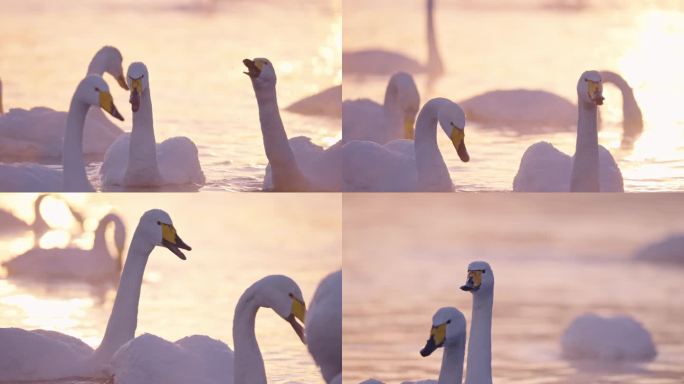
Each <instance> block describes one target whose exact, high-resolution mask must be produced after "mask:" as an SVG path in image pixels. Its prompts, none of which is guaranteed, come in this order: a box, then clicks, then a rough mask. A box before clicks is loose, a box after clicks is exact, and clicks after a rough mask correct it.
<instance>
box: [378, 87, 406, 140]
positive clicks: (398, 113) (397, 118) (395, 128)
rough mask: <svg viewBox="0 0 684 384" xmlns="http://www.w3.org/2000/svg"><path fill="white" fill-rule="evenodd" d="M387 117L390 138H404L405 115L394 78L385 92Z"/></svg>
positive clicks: (384, 107)
mask: <svg viewBox="0 0 684 384" xmlns="http://www.w3.org/2000/svg"><path fill="white" fill-rule="evenodd" d="M382 109H383V113H384V115H385V121H386V124H387V126H386V127H385V128H387V131H388V134H389V135H390V136H389V138H395V137H403V135H404V132H403V127H404V125H403V124H404V121H403V114H402V110H401V105H400V104H399V87H398V86H397V84H396V79H395V78H394V77H393V78H392V79H391V80H390V82H389V84H387V89H386V90H385V101H384V104H383V106H382Z"/></svg>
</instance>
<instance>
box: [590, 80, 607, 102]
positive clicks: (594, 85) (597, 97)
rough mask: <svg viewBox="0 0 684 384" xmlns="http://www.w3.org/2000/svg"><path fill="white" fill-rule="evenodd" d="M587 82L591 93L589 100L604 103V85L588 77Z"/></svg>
mask: <svg viewBox="0 0 684 384" xmlns="http://www.w3.org/2000/svg"><path fill="white" fill-rule="evenodd" d="M586 82H587V92H588V93H589V100H591V101H592V102H593V103H594V104H596V105H603V100H605V98H604V97H603V87H602V86H601V83H600V82H598V81H591V80H589V79H586Z"/></svg>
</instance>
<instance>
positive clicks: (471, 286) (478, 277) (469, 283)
mask: <svg viewBox="0 0 684 384" xmlns="http://www.w3.org/2000/svg"><path fill="white" fill-rule="evenodd" d="M483 273H485V271H484V270H483V269H478V270H473V271H468V280H466V283H465V285H463V286H462V287H461V289H462V290H464V291H466V292H468V291H470V292H475V291H477V290H478V289H480V286H481V285H482V274H483Z"/></svg>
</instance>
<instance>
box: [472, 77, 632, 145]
mask: <svg viewBox="0 0 684 384" xmlns="http://www.w3.org/2000/svg"><path fill="white" fill-rule="evenodd" d="M599 74H600V75H601V78H602V80H603V83H610V84H614V85H615V86H616V87H617V88H618V89H619V90H620V92H621V93H622V116H623V123H622V126H623V132H624V133H623V135H624V137H631V138H635V137H637V136H638V135H640V134H641V132H642V131H643V129H644V121H643V117H642V114H641V109H640V108H639V104H638V103H637V101H636V99H635V98H634V92H633V90H632V88H631V87H630V86H629V84H628V83H627V81H626V80H625V79H624V78H623V77H622V76H620V75H619V74H617V73H615V72H612V71H601V72H599ZM459 104H460V105H461V107H463V110H464V111H465V113H466V117H467V118H468V121H472V122H475V123H478V124H481V125H482V126H483V127H485V128H506V129H511V130H514V131H516V132H519V133H540V132H558V131H570V130H573V129H574V127H575V125H576V123H577V105H575V104H574V103H573V102H571V101H570V100H568V99H566V98H564V97H562V96H559V95H556V94H554V93H551V92H547V91H544V90H533V89H505V90H495V91H489V92H485V93H483V94H480V95H477V96H473V97H470V98H468V99H466V100H463V101H461V102H460V103H459Z"/></svg>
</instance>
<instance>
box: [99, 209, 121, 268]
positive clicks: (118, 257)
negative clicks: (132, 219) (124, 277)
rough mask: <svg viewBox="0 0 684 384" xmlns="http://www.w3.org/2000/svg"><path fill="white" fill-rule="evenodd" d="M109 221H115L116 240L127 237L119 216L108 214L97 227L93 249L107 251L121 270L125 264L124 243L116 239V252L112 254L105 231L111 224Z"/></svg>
mask: <svg viewBox="0 0 684 384" xmlns="http://www.w3.org/2000/svg"><path fill="white" fill-rule="evenodd" d="M109 223H114V225H115V228H114V231H115V236H114V239H115V240H116V239H118V238H125V234H123V231H125V227H124V224H123V222H122V221H121V219H120V218H119V216H117V215H114V214H108V215H107V216H105V217H103V218H102V219H101V220H100V223H99V224H98V226H97V228H96V229H95V241H94V242H93V250H98V251H100V252H102V253H107V254H108V255H109V257H111V258H112V259H114V260H115V261H116V263H117V272H119V271H121V269H122V266H123V258H122V256H123V255H122V252H123V245H122V244H119V243H118V242H117V241H114V243H115V246H116V254H115V255H112V254H111V253H110V252H109V248H107V240H106V239H105V232H106V230H107V226H108V225H109ZM98 254H99V253H98Z"/></svg>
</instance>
